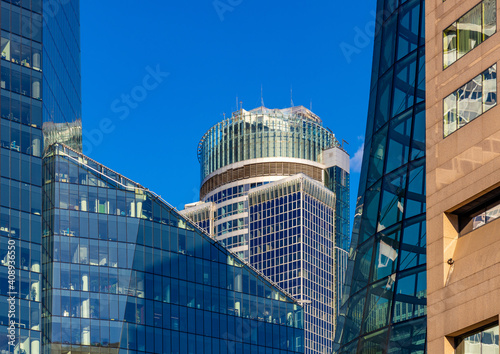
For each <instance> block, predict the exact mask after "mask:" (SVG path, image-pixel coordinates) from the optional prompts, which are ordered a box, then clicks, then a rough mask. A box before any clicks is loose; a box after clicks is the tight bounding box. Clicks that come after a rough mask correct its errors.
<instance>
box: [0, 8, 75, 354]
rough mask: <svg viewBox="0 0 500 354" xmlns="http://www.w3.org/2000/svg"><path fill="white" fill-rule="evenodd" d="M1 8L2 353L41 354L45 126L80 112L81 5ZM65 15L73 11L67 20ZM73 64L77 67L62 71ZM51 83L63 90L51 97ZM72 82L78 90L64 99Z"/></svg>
mask: <svg viewBox="0 0 500 354" xmlns="http://www.w3.org/2000/svg"><path fill="white" fill-rule="evenodd" d="M63 3H64V5H63ZM0 5H1V8H0V12H1V14H0V16H1V20H0V27H1V80H0V115H1V120H0V136H1V137H0V140H1V148H0V150H1V151H0V164H1V166H0V173H1V181H0V262H1V265H2V267H0V352H2V353H10V352H15V353H40V352H41V329H42V328H41V313H42V310H41V307H42V304H41V297H42V290H41V289H42V284H41V275H42V274H41V273H42V266H41V258H42V245H41V243H42V158H41V157H42V153H43V146H44V145H43V143H44V142H43V133H42V126H43V127H44V128H45V127H46V126H45V125H44V123H43V122H45V121H47V117H48V114H47V112H50V111H52V112H55V110H54V109H53V108H54V107H56V106H65V105H66V106H67V105H71V106H73V107H74V108H75V109H76V110H77V111H78V112H79V111H81V108H80V104H81V103H80V101H81V99H80V81H79V77H80V74H79V72H80V66H79V65H80V64H79V62H80V49H79V36H80V34H79V32H80V29H79V12H78V8H79V2H78V1H75V0H69V1H50V2H48V1H44V2H42V0H31V1H30V0H28V1H26V0H10V1H5V0H2V1H1V4H0ZM67 8H73V9H75V11H73V13H69V14H68V13H66V11H67ZM66 16H69V17H66ZM69 23H71V26H72V29H71V33H72V36H71V37H68V36H67V30H68V26H69ZM56 42H57V43H58V44H57V45H56V44H55V43H56ZM56 56H57V58H56ZM70 57H71V58H72V59H71V60H73V61H74V62H76V63H78V66H76V67H74V68H73V69H72V70H71V71H69V72H67V71H66V70H67V67H68V66H70V65H71V63H70V62H69V58H70ZM56 79H57V80H59V82H64V84H61V86H62V87H61V88H60V89H59V90H58V91H56V92H53V93H50V92H51V87H52V86H54V85H56ZM69 82H72V83H73V84H74V86H75V89H74V92H73V93H72V94H70V96H69V97H68V98H65V96H64V94H63V91H69V86H68V83H69ZM49 97H50V98H49ZM63 101H65V102H63ZM57 114H58V116H59V117H61V119H62V118H63V117H66V116H71V117H72V118H71V119H73V118H74V117H75V116H76V115H73V114H71V115H70V114H69V113H68V112H66V111H65V112H64V113H61V114H59V113H57ZM53 116H54V114H53ZM77 116H78V119H79V118H80V114H78V115H77ZM79 131H80V135H81V128H80V129H79ZM77 140H78V137H77V138H76V141H77ZM80 140H81V138H80ZM9 295H11V296H12V299H13V300H12V301H11V302H8V301H7V298H8V297H9ZM9 310H11V312H10V313H9ZM9 315H11V316H9ZM9 327H10V328H9ZM7 334H9V335H11V337H8V336H7Z"/></svg>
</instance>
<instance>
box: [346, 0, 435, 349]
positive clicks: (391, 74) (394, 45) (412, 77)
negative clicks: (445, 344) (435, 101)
mask: <svg viewBox="0 0 500 354" xmlns="http://www.w3.org/2000/svg"><path fill="white" fill-rule="evenodd" d="M377 7H378V9H377V10H378V12H377V31H376V35H375V45H374V55H373V69H372V83H371V87H370V104H369V112H368V122H367V127H366V138H365V149H364V156H363V165H362V171H361V180H360V185H359V196H358V204H357V208H356V218H355V222H354V227H353V236H352V243H351V250H350V260H349V265H348V272H347V283H346V289H345V292H346V294H349V298H348V300H347V301H345V302H344V303H343V308H342V311H341V315H342V316H343V317H344V319H345V324H344V325H343V326H342V325H341V324H339V326H338V329H339V331H338V332H337V336H338V337H339V338H341V348H340V350H339V351H338V352H339V353H425V351H426V258H425V257H426V252H425V251H426V250H425V242H426V228H425V102H424V100H425V58H424V1H423V0H407V1H404V0H379V1H378V4H377Z"/></svg>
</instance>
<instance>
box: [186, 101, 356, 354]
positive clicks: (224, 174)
mask: <svg viewBox="0 0 500 354" xmlns="http://www.w3.org/2000/svg"><path fill="white" fill-rule="evenodd" d="M198 157H199V160H200V164H201V180H202V182H201V191H200V198H201V202H198V203H194V204H189V205H186V209H185V210H184V211H182V213H183V215H185V216H187V217H189V218H190V219H192V220H193V221H194V222H195V223H197V224H198V225H199V226H200V227H203V228H204V229H205V230H206V231H207V232H209V233H211V235H212V237H214V238H215V239H217V240H219V242H221V243H223V244H224V245H225V246H226V247H228V248H229V249H231V250H232V251H233V252H235V253H236V254H238V255H239V257H240V258H242V259H244V260H245V261H247V262H250V264H252V265H253V266H254V267H256V268H257V269H258V270H259V271H261V272H263V273H264V274H265V275H267V276H268V277H269V278H270V279H272V280H273V281H274V282H276V283H277V284H278V285H279V286H280V287H282V288H283V289H285V290H287V291H289V292H291V294H292V295H293V296H295V297H296V298H297V299H299V300H300V301H302V302H304V303H305V304H306V305H305V312H306V319H305V328H306V332H308V334H306V342H305V347H306V352H307V353H323V352H330V351H331V348H332V341H333V333H334V327H335V323H336V313H337V310H338V305H339V303H338V299H340V298H341V296H342V283H343V279H344V278H343V277H344V273H345V268H346V265H347V249H348V244H349V156H348V155H347V153H346V152H345V151H344V150H343V149H342V148H341V146H340V144H339V142H338V141H337V139H336V138H335V136H334V135H333V133H332V132H331V131H330V130H329V129H327V128H325V127H323V126H322V121H321V119H320V118H319V117H318V116H317V115H315V114H314V113H313V112H311V111H310V110H308V109H306V108H304V107H302V106H298V107H291V108H286V109H268V108H265V107H259V108H256V109H253V110H251V111H246V110H244V109H241V110H239V111H237V112H235V113H233V115H232V116H231V118H229V119H226V120H224V121H222V122H220V123H218V124H216V125H215V126H214V127H212V128H211V129H210V130H209V131H208V132H207V133H206V134H205V135H204V137H203V138H202V139H201V141H200V144H199V147H198ZM298 174H302V175H298ZM291 176H295V177H293V178H292V177H291ZM290 178H291V179H290ZM286 183H290V186H293V188H294V192H293V193H294V194H293V195H294V196H293V197H292V196H291V195H290V196H287V197H280V198H279V199H278V200H276V201H275V200H274V198H277V197H276V195H279V194H280V193H281V195H288V194H290V193H291V192H289V191H288V189H287V190H285V189H284V188H285V185H286ZM275 188H276V189H275ZM286 188H288V187H286ZM290 188H292V187H290ZM308 188H310V189H308ZM254 191H255V193H257V192H258V193H264V194H265V195H266V198H267V199H266V200H267V202H266V204H265V205H262V206H257V205H256V206H255V207H256V208H257V207H265V208H267V209H266V213H267V214H268V215H267V216H263V215H260V213H259V214H252V213H253V212H252V209H251V204H250V198H251V197H250V196H253V195H254ZM268 192H270V193H272V195H273V196H274V197H273V198H271V199H273V201H271V199H270V197H268V196H267V195H268ZM332 192H333V193H332ZM275 193H278V194H275ZM306 197H307V198H309V199H307V200H306V199H305V198H306ZM258 198H259V197H258ZM288 198H298V199H297V200H290V199H288ZM257 200H258V199H257ZM253 202H255V200H253ZM269 203H274V205H275V206H274V207H273V208H277V209H278V210H274V209H273V210H271V207H270V206H269ZM311 205H314V207H313V206H311ZM311 208H312V210H313V211H311ZM285 209H286V210H288V211H287V212H286V214H285V212H284V210H285ZM290 213H293V214H294V216H293V217H292V216H291V215H290ZM271 215H275V216H271ZM311 218H312V219H314V220H320V221H321V222H322V223H326V224H327V225H324V226H322V227H319V226H318V228H316V227H313V228H312V229H308V228H307V227H306V226H305V224H304V222H308V223H309V222H311V221H310V220H311ZM264 220H265V221H264ZM297 222H301V224H297ZM285 225H286V227H285ZM264 234H265V235H266V238H263V237H262V235H264ZM326 238H328V241H326ZM260 242H265V243H266V246H265V248H263V247H261V246H258V245H259V243H260ZM285 244H286V248H285ZM312 245H314V246H317V245H321V247H323V248H322V249H321V250H320V249H314V246H312ZM271 247H272V248H271ZM298 250H300V252H301V253H300V254H299V253H297V251H298ZM305 250H307V252H306V251H305ZM268 251H270V252H268ZM263 252H265V253H263ZM263 257H266V258H265V262H264V258H263ZM297 257H299V258H297ZM315 262H318V263H317V264H313V263H315ZM311 264H313V265H311ZM310 266H311V267H314V268H313V269H309V268H308V267H310ZM316 276H317V277H318V278H317V279H313V278H314V277H316ZM309 302H311V303H309ZM319 314H321V316H319Z"/></svg>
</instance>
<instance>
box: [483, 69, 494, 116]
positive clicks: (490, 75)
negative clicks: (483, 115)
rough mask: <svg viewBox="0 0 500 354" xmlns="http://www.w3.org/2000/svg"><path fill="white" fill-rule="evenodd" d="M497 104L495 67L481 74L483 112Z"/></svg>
mask: <svg viewBox="0 0 500 354" xmlns="http://www.w3.org/2000/svg"><path fill="white" fill-rule="evenodd" d="M496 104H497V65H496V64H495V65H493V66H492V67H491V68H489V69H488V70H486V71H485V72H483V112H486V111H487V110H489V109H490V108H491V107H493V106H495V105H496Z"/></svg>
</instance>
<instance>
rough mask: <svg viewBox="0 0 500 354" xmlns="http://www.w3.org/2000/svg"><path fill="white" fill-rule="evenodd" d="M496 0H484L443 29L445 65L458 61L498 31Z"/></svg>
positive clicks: (445, 66)
mask: <svg viewBox="0 0 500 354" xmlns="http://www.w3.org/2000/svg"><path fill="white" fill-rule="evenodd" d="M496 22H497V14H496V0H484V1H482V2H481V3H480V4H478V5H476V6H475V7H474V8H473V9H472V10H470V11H469V12H467V13H466V14H465V15H463V16H462V17H461V18H459V19H458V20H457V21H456V22H454V23H453V24H452V25H451V26H449V27H448V28H447V29H445V30H444V31H443V66H444V68H445V69H446V68H447V67H448V66H450V65H451V64H453V63H454V62H456V61H457V60H458V59H460V58H461V57H463V56H464V55H465V54H467V53H468V52H470V51H471V50H472V49H474V48H475V47H477V46H478V45H479V44H481V43H482V42H484V41H485V40H487V39H488V38H489V37H491V36H492V35H493V34H494V33H495V32H496V31H497V25H496Z"/></svg>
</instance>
